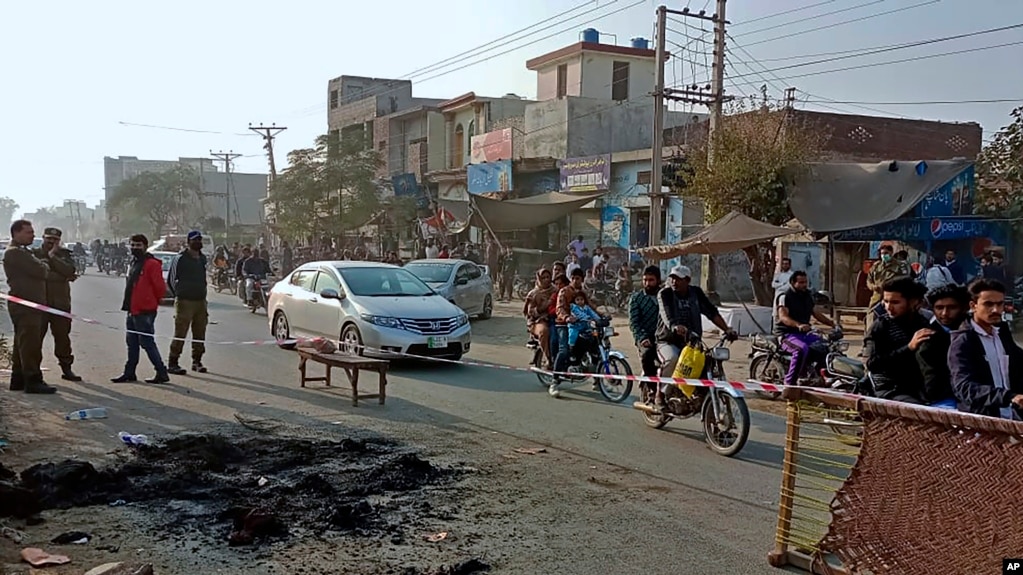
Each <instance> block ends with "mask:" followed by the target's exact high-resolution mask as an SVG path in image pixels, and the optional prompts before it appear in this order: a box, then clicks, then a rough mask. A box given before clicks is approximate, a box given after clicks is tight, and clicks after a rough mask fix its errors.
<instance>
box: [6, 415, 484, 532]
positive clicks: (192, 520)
mask: <svg viewBox="0 0 1023 575" xmlns="http://www.w3.org/2000/svg"><path fill="white" fill-rule="evenodd" d="M462 473H464V471H462V470H454V469H448V468H443V467H439V466H436V465H434V464H432V463H430V462H429V461H427V460H424V459H422V458H421V457H420V456H419V455H418V454H416V453H414V452H412V451H408V450H404V449H402V448H401V446H399V445H397V444H396V443H393V442H387V441H383V440H362V439H342V440H340V441H335V440H325V439H296V438H287V437H281V436H279V435H255V434H251V433H248V432H245V433H242V434H239V435H235V436H228V435H223V434H201V435H195V434H188V435H180V436H175V437H171V438H169V439H167V440H166V441H164V442H163V443H160V444H157V445H154V446H140V447H138V448H136V449H135V453H134V455H133V456H132V457H130V458H129V459H128V461H126V462H124V463H122V464H120V465H117V466H114V467H110V468H104V469H97V468H95V467H94V466H93V465H92V464H90V463H88V462H84V461H74V460H67V461H63V462H60V463H44V464H40V465H35V466H32V467H29V468H27V469H25V470H23V471H22V472H21V473H20V474H19V475H18V476H17V477H15V476H14V475H13V474H12V473H10V472H9V471H7V472H5V474H4V475H5V477H6V479H4V480H3V481H2V482H0V497H3V498H4V499H5V500H6V503H5V504H4V505H0V511H2V512H3V514H5V515H16V516H18V515H20V516H22V517H26V516H31V515H34V514H36V513H39V512H40V511H43V510H47V509H67V508H70V507H81V506H90V505H111V504H119V503H120V502H127V504H128V505H132V506H134V507H136V508H141V509H144V510H145V511H146V512H147V513H148V514H149V515H150V516H151V517H152V524H151V525H150V527H151V528H152V529H153V530H156V531H160V532H162V533H164V534H167V535H172V536H186V537H189V538H196V537H208V538H211V539H212V540H218V541H226V542H227V543H228V544H230V545H249V544H260V543H262V542H265V541H268V540H273V539H286V538H288V537H289V534H290V532H291V530H292V529H295V528H298V529H301V530H304V531H308V532H311V533H314V534H316V535H317V536H323V535H325V534H329V533H331V532H333V533H336V534H344V535H351V536H362V537H369V536H372V537H388V538H389V539H390V540H391V542H392V543H394V544H400V543H401V542H402V541H403V540H404V539H405V537H406V534H407V533H408V532H409V531H410V530H413V529H415V528H416V527H421V526H422V525H423V520H425V519H428V518H430V517H431V509H432V508H431V505H430V502H429V499H430V497H429V493H428V491H427V488H428V487H440V486H450V485H452V484H453V483H454V482H455V481H456V480H457V478H458V476H459V475H460V474H462ZM8 503H9V504H8Z"/></svg>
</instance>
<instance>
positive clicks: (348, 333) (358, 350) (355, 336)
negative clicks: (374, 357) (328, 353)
mask: <svg viewBox="0 0 1023 575" xmlns="http://www.w3.org/2000/svg"><path fill="white" fill-rule="evenodd" d="M338 347H339V348H340V349H339V351H340V352H341V353H347V354H348V355H363V354H364V352H365V350H364V349H363V347H362V334H361V333H359V328H357V327H355V326H354V325H352V324H348V325H346V326H345V328H344V329H343V330H341V345H340V346H338Z"/></svg>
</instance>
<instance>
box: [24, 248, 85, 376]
mask: <svg viewBox="0 0 1023 575" xmlns="http://www.w3.org/2000/svg"><path fill="white" fill-rule="evenodd" d="M34 253H35V256H36V258H38V259H40V260H42V261H44V262H46V263H47V264H48V265H49V267H50V271H49V273H47V274H46V305H48V306H50V307H52V308H56V309H59V310H61V311H66V312H69V313H70V312H71V282H73V281H75V280H76V279H78V274H77V273H76V272H75V260H74V257H72V255H71V251H70V250H66V249H63V248H61V249H59V250H58V251H57V254H56V255H55V256H53V257H50V254H49V253H47V252H46V250H45V249H44V248H37V249H36V250H35V252H34ZM47 331H49V332H50V333H52V334H53V354H54V355H56V356H57V361H58V362H59V363H60V367H61V369H66V368H69V367H71V364H73V363H74V362H75V356H74V355H73V354H72V353H71V318H66V317H61V316H58V315H53V314H46V315H45V316H43V326H42V333H41V338H42V339H45V338H46V332H47Z"/></svg>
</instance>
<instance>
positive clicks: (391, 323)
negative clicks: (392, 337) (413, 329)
mask: <svg viewBox="0 0 1023 575" xmlns="http://www.w3.org/2000/svg"><path fill="white" fill-rule="evenodd" d="M359 317H361V318H362V319H363V321H367V322H369V323H371V324H373V325H378V326H380V327H393V328H401V320H399V319H398V318H396V317H387V316H383V315H370V314H368V313H364V314H361V315H360V316H359Z"/></svg>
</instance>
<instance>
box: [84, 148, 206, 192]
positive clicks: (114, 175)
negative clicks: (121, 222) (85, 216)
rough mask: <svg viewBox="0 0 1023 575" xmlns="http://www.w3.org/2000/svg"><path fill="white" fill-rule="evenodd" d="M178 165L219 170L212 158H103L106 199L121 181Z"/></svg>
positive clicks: (194, 168)
mask: <svg viewBox="0 0 1023 575" xmlns="http://www.w3.org/2000/svg"><path fill="white" fill-rule="evenodd" d="M177 166H187V167H190V168H192V169H193V170H195V171H196V173H198V174H200V175H202V174H208V173H215V172H217V171H218V170H217V166H216V164H214V163H213V160H212V159H210V158H178V159H177V160H140V159H138V158H137V157H135V156H118V157H116V158H112V157H110V156H104V158H103V190H104V196H103V197H104V199H105V200H106V201H107V202H109V201H110V198H111V197H112V196H113V195H114V193H115V192H116V191H117V186H119V185H121V182H123V181H125V180H129V179H131V178H134V177H135V176H137V175H139V174H141V173H143V172H165V171H167V170H170V169H172V168H175V167H177Z"/></svg>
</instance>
